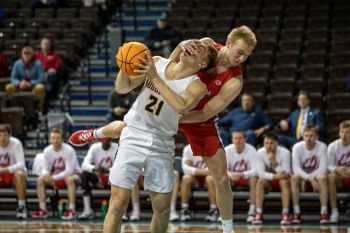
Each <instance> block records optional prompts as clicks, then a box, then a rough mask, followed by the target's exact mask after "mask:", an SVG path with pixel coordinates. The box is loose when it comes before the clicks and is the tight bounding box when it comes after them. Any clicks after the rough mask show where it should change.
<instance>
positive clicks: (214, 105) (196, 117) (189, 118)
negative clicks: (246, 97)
mask: <svg viewBox="0 0 350 233" xmlns="http://www.w3.org/2000/svg"><path fill="white" fill-rule="evenodd" d="M242 86H243V80H242V76H241V75H238V76H236V77H235V78H233V79H230V80H229V81H227V82H226V83H225V84H224V86H223V87H222V88H221V90H220V92H219V93H218V94H217V95H216V96H215V97H213V98H212V99H210V100H209V102H208V103H207V104H206V105H205V106H204V108H203V109H201V110H195V111H191V112H189V113H188V114H186V115H184V116H183V117H182V118H181V120H180V121H181V123H196V122H206V121H207V120H209V119H211V118H213V117H214V116H215V115H216V114H218V113H219V112H221V111H222V110H224V109H225V108H226V107H227V106H228V105H229V104H230V103H231V101H232V100H234V99H235V98H236V97H237V96H238V95H239V93H240V92H241V90H242Z"/></svg>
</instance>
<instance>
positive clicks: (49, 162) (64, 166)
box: [41, 143, 81, 180]
mask: <svg viewBox="0 0 350 233" xmlns="http://www.w3.org/2000/svg"><path fill="white" fill-rule="evenodd" d="M80 172H81V169H80V166H79V163H78V158H77V155H76V153H75V150H74V148H73V147H72V146H70V145H68V144H67V143H62V147H61V149H60V150H59V151H55V150H54V148H53V146H52V145H49V146H47V147H46V148H45V149H44V168H43V170H42V173H41V174H42V175H47V174H53V176H52V179H53V180H61V179H64V178H66V177H68V176H71V175H73V174H74V173H80Z"/></svg>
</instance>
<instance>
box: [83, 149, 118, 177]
mask: <svg viewBox="0 0 350 233" xmlns="http://www.w3.org/2000/svg"><path fill="white" fill-rule="evenodd" d="M117 150H118V144H117V143H114V142H111V146H110V147H109V148H108V150H104V149H103V148H102V142H97V143H94V144H92V145H91V146H90V148H89V150H88V152H87V154H86V156H85V158H84V161H83V164H82V165H81V166H82V169H83V170H84V171H88V172H92V170H93V169H94V168H96V169H97V170H98V169H99V168H100V167H103V168H105V169H108V170H109V169H110V168H111V167H112V165H113V161H114V157H115V154H116V153H117Z"/></svg>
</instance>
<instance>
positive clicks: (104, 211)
mask: <svg viewBox="0 0 350 233" xmlns="http://www.w3.org/2000/svg"><path fill="white" fill-rule="evenodd" d="M107 212H108V201H107V200H102V201H101V215H102V218H103V219H104V218H105V217H106V215H107Z"/></svg>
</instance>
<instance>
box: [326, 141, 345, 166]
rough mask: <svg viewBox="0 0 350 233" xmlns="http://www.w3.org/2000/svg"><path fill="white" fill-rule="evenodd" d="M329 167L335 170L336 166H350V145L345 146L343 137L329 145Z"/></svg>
mask: <svg viewBox="0 0 350 233" xmlns="http://www.w3.org/2000/svg"><path fill="white" fill-rule="evenodd" d="M327 156H328V169H329V171H331V172H333V171H334V170H335V169H336V167H339V166H344V167H350V145H347V146H344V145H343V143H342V142H341V139H337V140H335V141H334V142H332V143H331V144H329V145H328V149H327Z"/></svg>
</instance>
